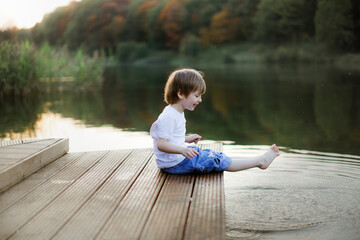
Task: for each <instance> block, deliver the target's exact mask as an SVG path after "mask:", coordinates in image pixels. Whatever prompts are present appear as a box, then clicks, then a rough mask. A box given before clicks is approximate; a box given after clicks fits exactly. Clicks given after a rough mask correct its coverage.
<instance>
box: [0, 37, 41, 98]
mask: <svg viewBox="0 0 360 240" xmlns="http://www.w3.org/2000/svg"><path fill="white" fill-rule="evenodd" d="M34 52H35V48H34V46H33V45H31V44H30V43H29V42H25V43H24V44H18V43H16V44H13V43H10V42H0V97H2V96H5V95H13V96H20V95H23V94H26V93H28V92H30V91H31V90H33V89H35V88H37V86H38V71H37V68H36V62H37V61H36V58H35V54H34Z"/></svg>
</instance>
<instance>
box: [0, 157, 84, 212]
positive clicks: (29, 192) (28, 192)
mask: <svg viewBox="0 0 360 240" xmlns="http://www.w3.org/2000/svg"><path fill="white" fill-rule="evenodd" d="M84 154H85V153H82V154H81V155H79V156H77V157H75V158H74V159H72V160H71V161H69V162H68V163H66V164H65V165H64V166H62V167H61V168H59V169H58V170H57V171H56V172H54V173H53V174H51V175H49V176H48V177H47V178H46V179H45V180H44V181H43V182H42V183H41V184H39V185H37V187H35V188H33V189H32V190H30V191H27V192H26V193H25V194H23V195H22V196H20V197H19V198H18V199H16V200H14V201H13V202H12V204H10V205H9V206H8V207H7V208H5V209H3V210H2V211H0V214H1V213H3V212H5V211H6V210H7V209H9V208H10V207H12V206H13V205H14V204H16V203H18V202H19V201H20V200H22V199H23V198H24V197H26V196H27V195H29V194H31V193H32V192H34V191H36V190H37V189H38V188H39V187H41V186H42V185H44V184H45V183H46V182H47V180H48V179H50V178H52V177H54V176H56V175H57V174H58V173H59V172H61V171H62V170H63V169H64V168H66V167H67V166H68V165H70V164H71V163H73V162H75V161H76V160H77V159H79V158H80V157H81V156H83V155H84ZM40 170H41V169H39V170H37V171H36V172H38V171H40ZM36 172H34V173H36ZM9 189H11V187H10V188H9Z"/></svg>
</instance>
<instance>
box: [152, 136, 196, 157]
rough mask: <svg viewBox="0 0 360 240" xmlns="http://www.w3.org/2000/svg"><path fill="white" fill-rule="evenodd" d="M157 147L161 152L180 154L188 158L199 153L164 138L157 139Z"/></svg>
mask: <svg viewBox="0 0 360 240" xmlns="http://www.w3.org/2000/svg"><path fill="white" fill-rule="evenodd" d="M157 148H158V149H159V150H160V151H162V152H166V153H175V154H181V155H183V156H184V157H187V158H189V159H192V158H193V157H195V156H196V155H198V154H199V153H198V151H196V150H195V149H193V148H186V147H180V146H177V145H174V144H171V143H169V142H168V140H167V139H165V138H159V139H158V142H157Z"/></svg>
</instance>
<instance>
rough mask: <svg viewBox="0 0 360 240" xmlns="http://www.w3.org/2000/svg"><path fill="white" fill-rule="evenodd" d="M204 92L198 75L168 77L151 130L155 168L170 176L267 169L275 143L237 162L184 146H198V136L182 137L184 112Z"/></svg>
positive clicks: (180, 72) (274, 154) (190, 71)
mask: <svg viewBox="0 0 360 240" xmlns="http://www.w3.org/2000/svg"><path fill="white" fill-rule="evenodd" d="M205 91H206V84H205V81H204V79H203V75H202V73H201V72H198V71H196V70H194V69H186V68H184V69H179V70H176V71H174V72H173V73H171V74H170V76H169V78H168V80H167V82H166V85H165V96H164V98H165V102H166V103H167V104H168V106H166V107H165V108H164V110H163V112H162V113H161V114H160V116H159V117H158V119H157V120H156V121H155V122H154V123H153V125H152V126H151V129H150V134H151V136H152V137H153V140H154V153H155V155H156V163H157V165H158V167H159V168H160V169H161V170H162V171H163V172H166V173H172V174H188V173H194V172H203V173H205V172H212V171H215V172H220V171H224V170H227V171H241V170H245V169H249V168H253V167H259V168H261V169H266V168H267V167H268V166H269V165H270V164H271V162H272V161H273V160H274V159H275V158H276V157H277V156H279V149H278V148H277V147H276V145H275V144H274V145H272V146H271V148H270V150H268V151H267V152H266V153H265V154H263V155H261V156H258V157H242V158H236V159H235V158H230V157H228V156H227V155H225V154H223V153H221V152H215V151H212V150H209V149H205V150H200V149H199V148H198V147H196V146H191V147H187V146H186V144H185V143H197V142H198V141H199V140H200V139H201V136H200V135H198V134H193V135H189V136H185V134H186V126H185V124H186V119H185V115H184V110H185V109H186V110H189V111H193V110H194V109H195V108H196V106H197V105H198V104H199V103H201V102H202V99H201V96H202V95H203V94H204V93H205Z"/></svg>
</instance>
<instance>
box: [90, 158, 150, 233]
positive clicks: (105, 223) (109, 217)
mask: <svg viewBox="0 0 360 240" xmlns="http://www.w3.org/2000/svg"><path fill="white" fill-rule="evenodd" d="M151 157H152V154H149V155H148V159H147V160H146V163H145V164H144V166H143V168H142V169H141V170H140V171H139V173H138V175H137V176H136V178H134V180H133V182H132V183H131V184H130V186H129V187H128V189H127V190H126V192H125V193H124V195H123V196H122V198H121V199H120V201H119V202H118V204H117V205H116V206H115V207H114V209H113V211H112V212H111V214H110V215H109V216H108V218H107V219H106V220H105V222H104V223H103V225H102V227H101V228H100V229H99V231H98V232H97V233H96V234H95V236H94V238H93V239H97V238H98V236H99V235H100V234H101V232H102V231H103V229H104V228H105V226H106V225H107V223H108V222H109V221H110V219H111V218H112V216H113V215H114V213H115V212H116V209H117V208H118V207H119V205H120V204H121V202H122V201H123V199H124V198H125V196H126V195H127V194H128V192H129V191H130V190H131V188H132V186H133V185H134V184H135V182H136V180H137V179H138V178H139V176H140V175H141V173H142V172H143V171H144V169H145V167H146V166H147V165H148V164H149V162H150V159H151Z"/></svg>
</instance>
